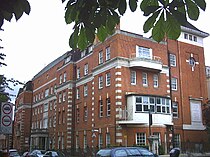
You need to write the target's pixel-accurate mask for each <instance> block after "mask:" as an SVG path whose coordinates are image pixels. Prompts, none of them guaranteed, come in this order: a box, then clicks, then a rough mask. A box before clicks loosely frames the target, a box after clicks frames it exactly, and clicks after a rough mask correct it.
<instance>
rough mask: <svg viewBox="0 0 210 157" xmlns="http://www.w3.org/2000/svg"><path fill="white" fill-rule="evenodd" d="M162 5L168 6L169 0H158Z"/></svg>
mask: <svg viewBox="0 0 210 157" xmlns="http://www.w3.org/2000/svg"><path fill="white" fill-rule="evenodd" d="M158 1H159V2H160V3H161V4H162V5H163V6H164V8H166V6H168V4H169V0H158Z"/></svg>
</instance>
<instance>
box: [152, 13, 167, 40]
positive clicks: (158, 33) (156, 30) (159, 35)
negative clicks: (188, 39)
mask: <svg viewBox="0 0 210 157" xmlns="http://www.w3.org/2000/svg"><path fill="white" fill-rule="evenodd" d="M164 30H165V21H164V13H163V12H162V13H161V17H160V18H159V19H158V21H157V23H156V24H155V26H154V27H153V29H152V37H153V39H154V40H155V41H157V42H160V41H162V40H163V38H164V37H165V31H164Z"/></svg>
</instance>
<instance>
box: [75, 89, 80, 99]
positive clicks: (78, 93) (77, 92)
mask: <svg viewBox="0 0 210 157" xmlns="http://www.w3.org/2000/svg"><path fill="white" fill-rule="evenodd" d="M76 98H77V99H80V90H79V88H77V89H76Z"/></svg>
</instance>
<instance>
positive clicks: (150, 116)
mask: <svg viewBox="0 0 210 157" xmlns="http://www.w3.org/2000/svg"><path fill="white" fill-rule="evenodd" d="M151 125H152V113H151V109H149V138H148V140H149V147H150V150H152V139H151V135H152V132H151Z"/></svg>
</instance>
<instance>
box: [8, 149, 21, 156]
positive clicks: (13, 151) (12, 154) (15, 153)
mask: <svg viewBox="0 0 210 157" xmlns="http://www.w3.org/2000/svg"><path fill="white" fill-rule="evenodd" d="M9 157H20V154H19V153H18V151H17V150H16V149H9Z"/></svg>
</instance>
